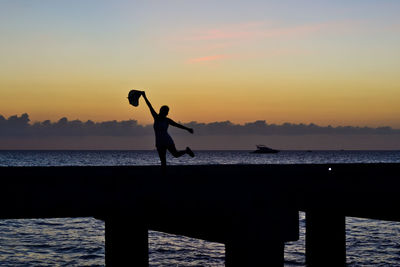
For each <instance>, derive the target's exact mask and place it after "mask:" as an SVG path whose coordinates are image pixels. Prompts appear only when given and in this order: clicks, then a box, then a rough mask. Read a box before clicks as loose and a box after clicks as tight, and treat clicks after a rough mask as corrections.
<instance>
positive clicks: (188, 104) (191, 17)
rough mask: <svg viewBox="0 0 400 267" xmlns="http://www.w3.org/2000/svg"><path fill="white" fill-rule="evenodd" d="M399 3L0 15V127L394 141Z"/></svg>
mask: <svg viewBox="0 0 400 267" xmlns="http://www.w3.org/2000/svg"><path fill="white" fill-rule="evenodd" d="M399 13H400V1H397V0H392V1H389V0H388V1H382V0H375V1H371V0H355V1H342V0H340V1H295V0H293V1H265V0H263V1H261V0H260V1H232V0H230V1H215V0H212V1H207V0H201V1H200V0H199V1H196V0H180V1H173V0H159V1H151V0H146V1H145V0H143V1H101V0H85V1H81V0H79V1H54V0H48V1H45V0H39V1H31V0H26V1H23V0H20V1H15V0H1V1H0V36H1V38H0V62H1V63H0V114H1V115H3V116H10V115H13V114H21V113H24V112H27V113H29V115H30V117H31V119H32V120H33V121H39V120H44V119H51V120H58V119H59V118H61V117H64V116H66V117H68V118H70V119H81V120H87V119H92V120H95V121H103V120H113V119H116V120H125V119H136V120H138V121H139V122H140V123H150V122H151V116H150V114H149V112H148V110H147V108H146V107H145V106H144V105H143V104H144V103H141V105H140V106H139V107H137V108H134V107H132V106H130V105H128V101H127V99H126V96H127V94H128V91H129V90H130V89H132V88H137V89H145V90H146V91H147V95H148V97H149V98H150V100H151V101H152V103H153V105H154V107H155V108H157V109H158V108H159V107H160V105H162V104H167V105H169V106H170V107H171V112H170V115H171V117H172V118H173V119H175V120H177V121H182V122H189V121H199V122H211V121H223V120H231V121H233V122H235V123H243V122H248V121H255V120H266V121H267V122H268V123H278V124H279V123H283V122H293V123H300V122H301V123H310V122H313V123H316V124H319V125H329V124H331V125H334V126H336V125H354V126H365V125H367V126H372V127H376V126H382V125H388V126H391V127H394V128H400V119H399V118H400V104H399V103H400V49H399V48H400V16H399V15H398V14H399Z"/></svg>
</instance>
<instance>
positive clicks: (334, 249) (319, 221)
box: [306, 211, 346, 267]
mask: <svg viewBox="0 0 400 267" xmlns="http://www.w3.org/2000/svg"><path fill="white" fill-rule="evenodd" d="M345 219H346V218H345V216H344V215H341V214H338V213H335V212H329V211H323V212H319V211H318V212H317V211H309V212H306V264H307V266H308V267H314V266H327V267H329V266H332V267H340V266H346V221H345Z"/></svg>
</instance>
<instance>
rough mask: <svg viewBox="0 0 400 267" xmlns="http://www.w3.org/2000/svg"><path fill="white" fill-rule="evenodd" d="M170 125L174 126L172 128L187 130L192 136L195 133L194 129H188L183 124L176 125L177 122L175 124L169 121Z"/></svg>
mask: <svg viewBox="0 0 400 267" xmlns="http://www.w3.org/2000/svg"><path fill="white" fill-rule="evenodd" d="M168 123H169V124H170V125H172V126H175V127H177V128H180V129H183V130H186V131H188V132H189V133H191V134H192V133H193V129H192V128H188V127H186V126H183V125H182V124H179V123H176V122H174V121H173V120H171V119H168Z"/></svg>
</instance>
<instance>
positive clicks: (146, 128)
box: [0, 113, 400, 138]
mask: <svg viewBox="0 0 400 267" xmlns="http://www.w3.org/2000/svg"><path fill="white" fill-rule="evenodd" d="M29 122H30V119H29V115H28V114H26V113H25V114H22V115H21V116H17V115H14V116H11V117H9V118H8V119H6V118H4V117H3V116H1V115H0V136H2V137H16V138H18V137H45V136H52V137H54V136H55V137H56V136H114V137H121V136H122V137H123V136H152V135H153V127H152V125H139V124H138V123H137V121H136V120H126V121H115V120H113V121H104V122H93V121H91V120H88V121H86V122H82V121H80V120H68V119H67V118H61V119H60V120H58V121H56V122H51V121H49V120H45V121H42V122H34V123H29ZM184 124H185V125H187V126H188V127H191V128H193V129H194V130H195V133H196V136H221V135H226V136H245V135H266V136H271V135H293V136H295V135H382V134H384V135H391V134H400V129H392V128H391V127H378V128H371V127H357V126H337V127H332V126H318V125H316V124H313V123H310V124H303V123H300V124H293V123H283V124H280V125H277V124H268V123H267V122H266V121H264V120H258V121H254V122H248V123H245V124H235V123H232V122H230V121H222V122H211V123H199V122H189V123H184ZM170 132H171V133H172V134H174V135H180V134H184V132H182V130H179V129H176V128H174V127H171V130H170Z"/></svg>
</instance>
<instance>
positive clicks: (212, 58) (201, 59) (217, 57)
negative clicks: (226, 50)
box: [188, 55, 229, 63]
mask: <svg viewBox="0 0 400 267" xmlns="http://www.w3.org/2000/svg"><path fill="white" fill-rule="evenodd" d="M228 57H229V56H227V55H215V56H205V57H197V58H191V59H189V60H188V62H189V63H199V62H206V61H215V60H221V59H225V58H228Z"/></svg>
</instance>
